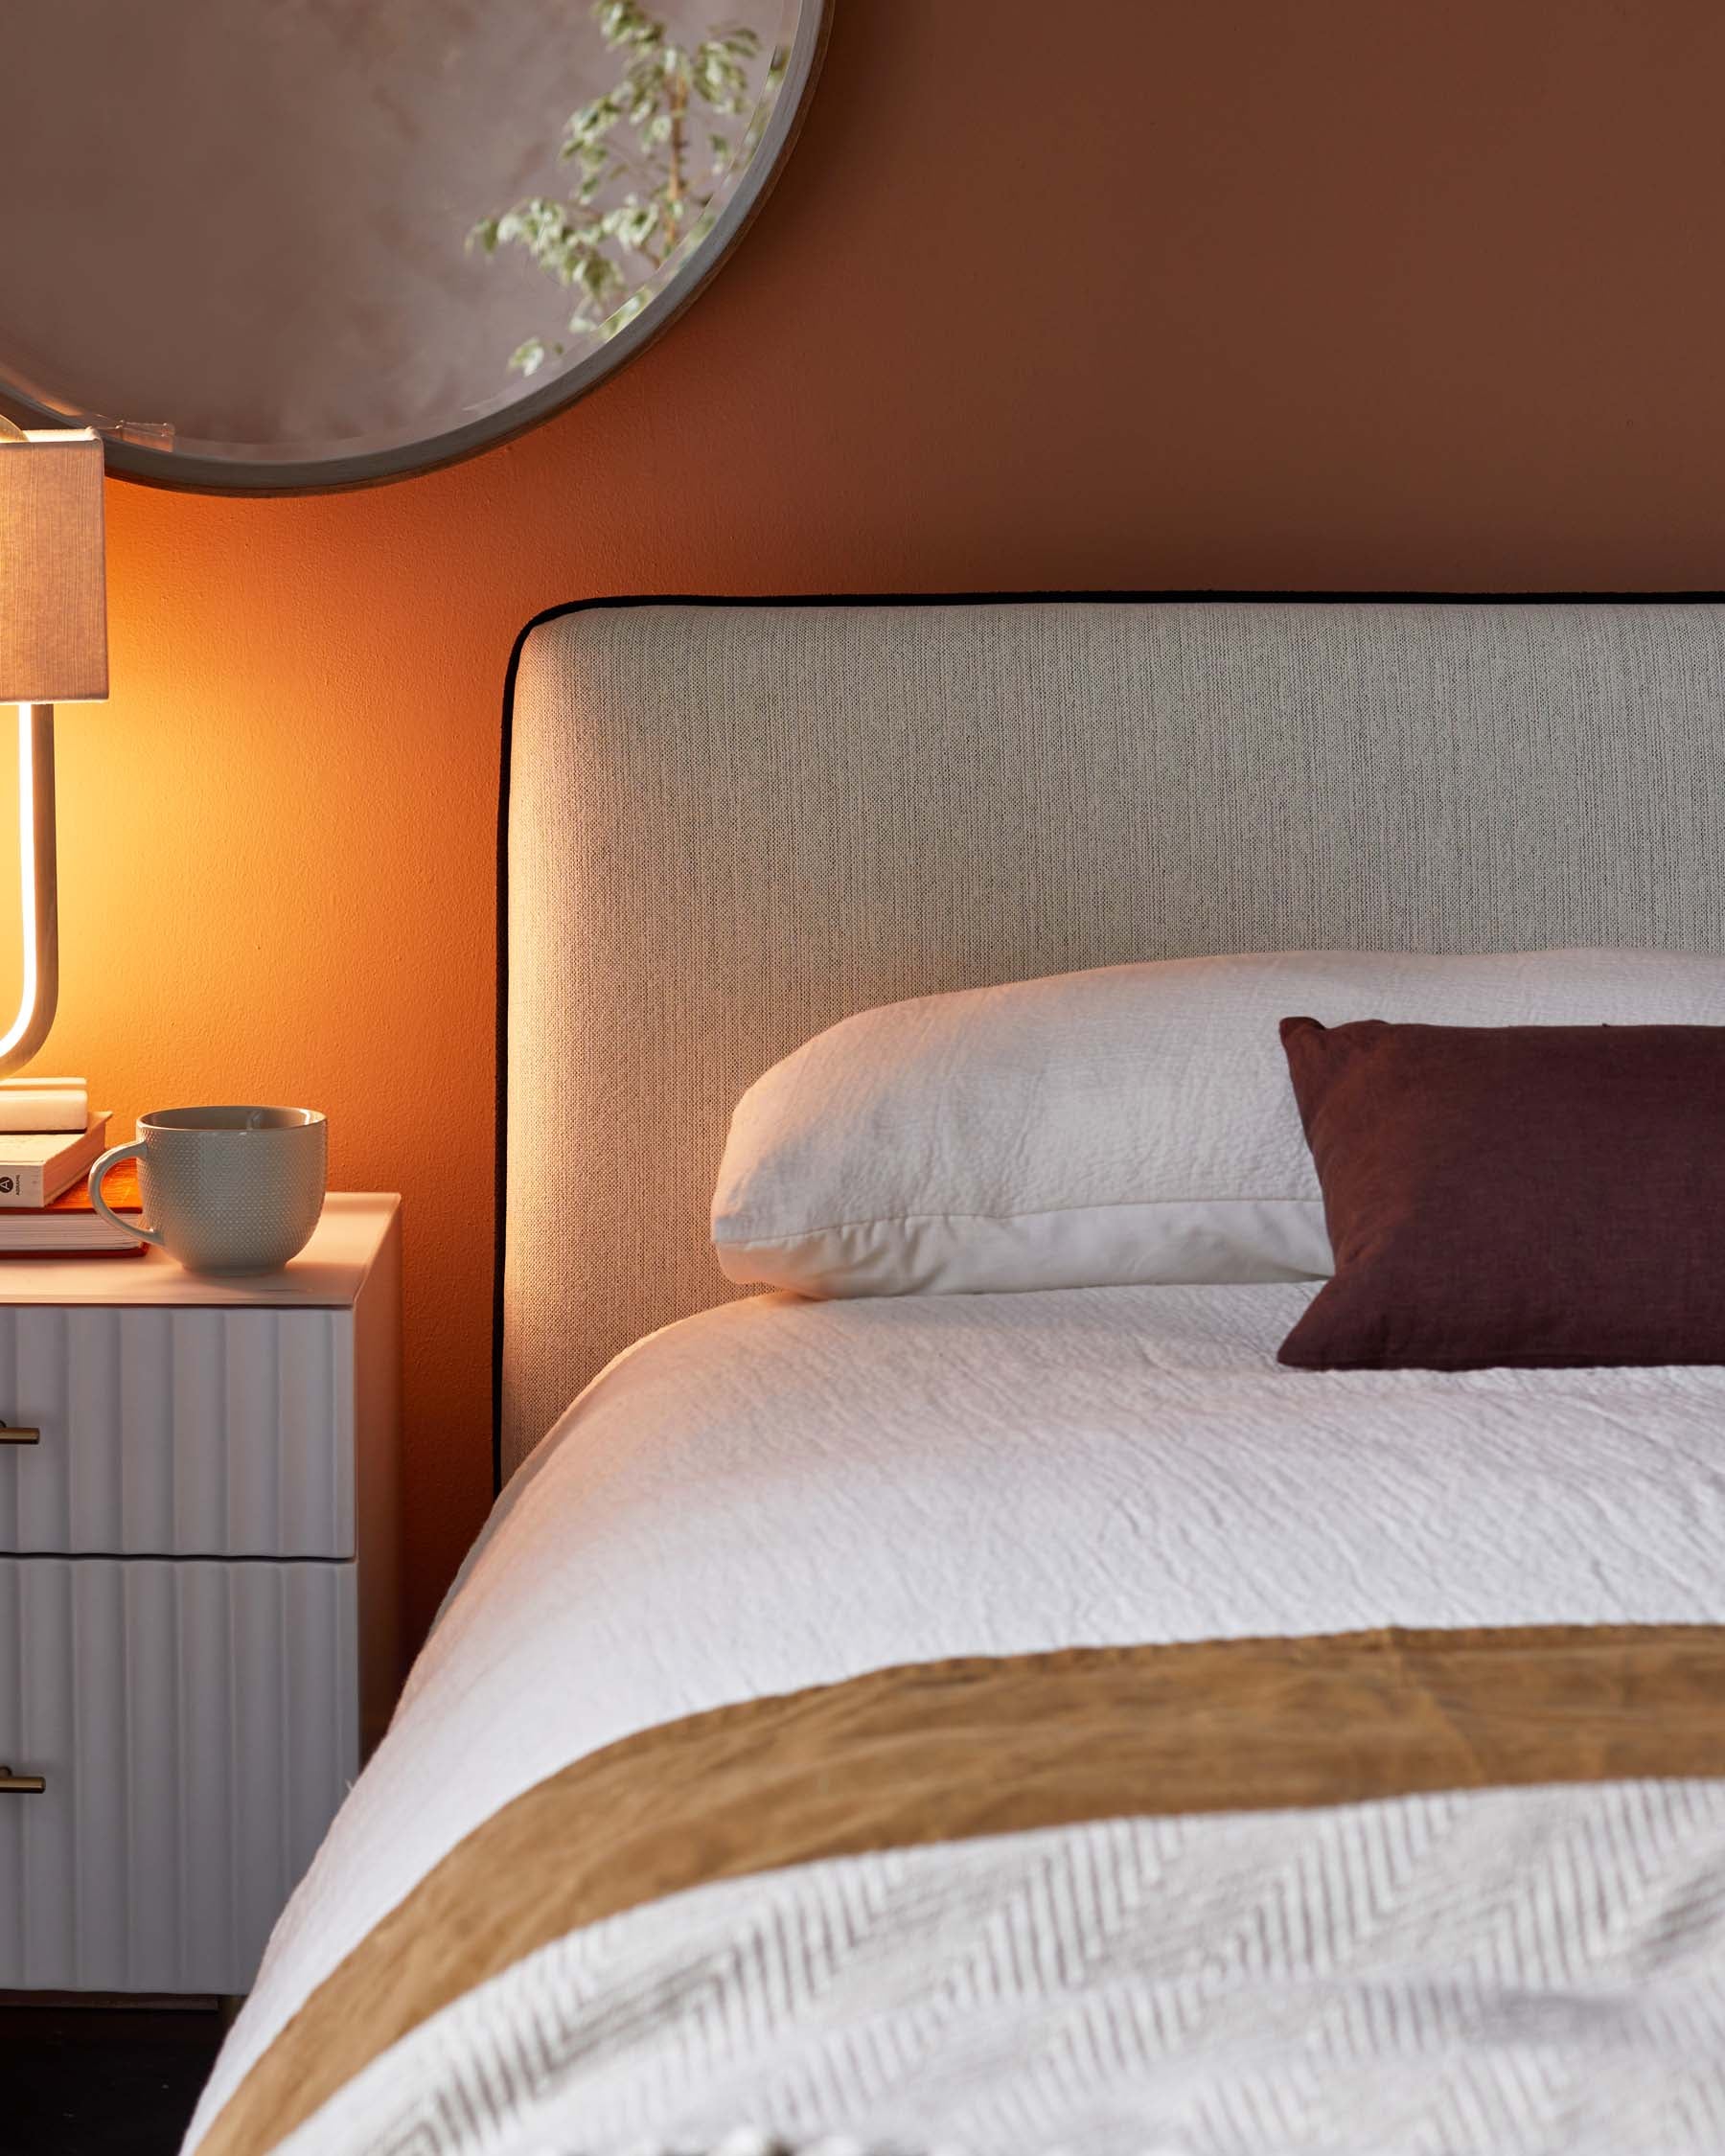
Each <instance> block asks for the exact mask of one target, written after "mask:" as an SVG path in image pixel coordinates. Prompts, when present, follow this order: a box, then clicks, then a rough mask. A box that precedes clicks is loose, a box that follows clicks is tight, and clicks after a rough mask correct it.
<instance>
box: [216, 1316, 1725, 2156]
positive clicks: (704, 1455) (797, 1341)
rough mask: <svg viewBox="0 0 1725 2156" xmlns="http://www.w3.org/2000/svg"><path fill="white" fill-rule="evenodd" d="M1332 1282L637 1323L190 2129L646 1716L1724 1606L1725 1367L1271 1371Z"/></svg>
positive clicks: (379, 1759)
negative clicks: (545, 1798) (1280, 1646)
mask: <svg viewBox="0 0 1725 2156" xmlns="http://www.w3.org/2000/svg"><path fill="white" fill-rule="evenodd" d="M1314 1292H1315V1290H1313V1289H1312V1288H1309V1287H1304V1286H1271V1287H1228V1288H1114V1289H1082V1290H1065V1291H1061V1292H1059V1293H1053V1294H1046V1295H1019V1296H955V1297H914V1298H906V1299H903V1300H882V1301H858V1302H843V1303H805V1302H799V1301H795V1300H793V1299H791V1298H788V1297H779V1296H769V1297H764V1298H761V1299H759V1300H757V1301H752V1302H747V1303H738V1304H731V1305H727V1306H726V1307H724V1308H723V1309H720V1310H717V1311H713V1312H710V1313H707V1314H705V1315H704V1316H702V1317H700V1318H696V1319H689V1320H687V1321H686V1322H684V1323H682V1324H679V1325H676V1326H673V1327H671V1328H669V1329H668V1330H667V1331H665V1332H663V1333H660V1334H657V1335H655V1337H653V1338H652V1339H650V1340H648V1341H646V1342H642V1343H641V1344H640V1345H639V1346H637V1347H636V1348H634V1349H632V1351H631V1352H630V1353H629V1354H627V1355H625V1356H623V1357H622V1358H620V1359H619V1360H618V1361H617V1362H616V1363H615V1364H613V1365H611V1367H610V1369H609V1370H608V1371H607V1372H606V1373H605V1375H604V1376H602V1377H601V1378H600V1379H599V1380H598V1381H597V1382H596V1383H595V1384H594V1385H593V1386H592V1387H591V1388H589V1389H588V1390H587V1392H586V1394H585V1395H584V1397H583V1399H582V1400H581V1401H580V1402H579V1403H578V1404H577V1405H576V1407H575V1408H574V1409H573V1410H572V1411H570V1413H569V1414H568V1415H567V1416H565V1417H564V1419H563V1422H562V1423H561V1424H560V1425H559V1427H558V1429H557V1430H556V1431H555V1432H554V1433H553V1434H552V1435H551V1436H550V1437H549V1438H547V1440H546V1442H545V1444H544V1445H543V1446H542V1447H541V1448H540V1452H539V1453H538V1454H537V1455H536V1456H535V1457H534V1459H533V1460H532V1461H531V1462H530V1463H529V1465H528V1467H527V1468H526V1469H524V1470H523V1472H522V1474H521V1476H519V1477H518V1478H517V1481H516V1482H515V1484H514V1485H512V1488H511V1490H510V1491H509V1492H508V1493H507V1494H506V1496H505V1498H504V1500H503V1501H502V1502H501V1504H500V1505H499V1507H498V1511H497V1514H496V1516H495V1518H494V1521H493V1523H492V1525H491V1526H490V1527H489V1528H488V1529H487V1532H486V1535H485V1536H484V1537H483V1538H482V1539H481V1542H480V1544H479V1546H478V1548H476V1550H475V1552H474V1555H473V1557H472V1559H471V1560H470V1563H469V1566H468V1568H467V1571H466V1573H465V1575H464V1580H463V1582H462V1583H461V1585H460V1587H459V1589H458V1591H457V1593H456V1594H454V1595H453V1596H452V1598H451V1601H450V1603H449V1606H448V1608H447V1610H446V1613H445V1615H444V1617H443V1618H442V1620H441V1622H440V1624H439V1626H438V1628H437V1630H436V1631H435V1633H434V1635H433V1637H432V1640H431V1641H430V1643H429V1645H428V1646H427V1647H426V1651H425V1653H424V1655H423V1656H422V1657H421V1659H420V1662H419V1663H418V1665H417V1666H416V1668H415V1670H414V1673H413V1676H412V1679H411V1681H410V1683H409V1686H408V1689H407V1693H406V1696H405V1698H404V1699H403V1705H402V1708H401V1709H400V1711H399V1712H398V1715H397V1717H396V1720H395V1723H394V1726H393V1727H392V1729H391V1731H390V1733H389V1735H388V1737H387V1738H386V1739H385V1741H384V1743H383V1745H382V1746H381V1747H380V1750H379V1752H378V1755H377V1756H376V1757H375V1759H374V1760H373V1762H372V1764H371V1765H370V1767H369V1768H368V1769H367V1770H366V1773H365V1774H364V1776H363V1777H362V1778H361V1779H360V1781H359V1783H358V1785H357V1788H356V1790H355V1791H354V1794H353V1796H352V1798H351V1799H350V1800H349V1802H348V1804H347V1805H346V1806H345V1808H344V1809H343V1811H342V1813H341V1816H340V1817H339V1819H338V1820H337V1821H336V1823H335V1825H334V1828H333V1829H332V1831H331V1834H330V1837H329V1840H328V1841H327V1843H326V1845H325V1846H324V1848H323V1850H322V1851H321V1853H320V1854H319V1856H318V1858H317V1860H316V1862H315V1864H314V1865H313V1867H312V1869H311V1873H310V1874H309V1876H308V1878H307V1879H306V1881H305V1883H304V1885H303V1886H302V1887H301V1889H300V1891H299V1892H298V1893H297V1894H296V1896H295V1897H294V1900H293V1902H292V1903H291V1905H290V1906H289V1908H288V1913H287V1914H286V1915H285V1916H284V1917H283V1919H282V1922H281V1924H280V1926H279V1927H278V1929H277V1933H276V1936H275V1938H274V1939H273V1940H272V1942H271V1946H270V1949H269V1952H268V1955H267V1956H266V1959H265V1966H264V1970H263V1972H262V1974H261V1976H260V1979H259V1983H258V1986H257V1989H256V1990H255V1992H254V1993H253V1995H252V1998H251V2000H250V2002H249V2004H248V2005H247V2007H246V2008H245V2010H244V2012H243V2013H242V2016H241V2019H240V2021H239V2022H238V2024H237V2025H236V2028H235V2030H234V2032H233V2035H232V2037H231V2038H230V2040H229V2043H228V2045H227V2047H226V2049H225V2051H224V2053H223V2054H222V2057H221V2059H220V2060H219V2063H218V2067H217V2070H216V2074H215V2076H214V2077H213V2079H212V2081H211V2084H210V2087H209V2089H208V2090H207V2092H206V2094H205V2098H204V2100H203V2103H202V2105H201V2106H200V2109H199V2114H198V2118H197V2120H196V2122H195V2123H194V2127H193V2132H192V2136H191V2140H190V2142H189V2144H188V2145H189V2146H196V2142H197V2140H198V2139H199V2137H200V2134H201V2131H202V2128H203V2126H204V2125H205V2124H206V2123H207V2122H208V2121H209V2120H210V2119H211V2118H212V2117H213V2116H214V2114H215V2111H216V2110H217V2109H218V2108H219V2106H220V2104H221V2103H222V2102H223V2101H224V2100H225V2099H226V2098H227V2096H228V2095H229V2094H231V2092H232V2091H233V2089H234V2087H235V2086H236V2085H237V2083H238V2082H239V2080H240V2078H241V2077H242V2075H243V2074H244V2072H245V2070H246V2068H247V2067H248V2066H249V2065H250V2063H251V2062H252V2060H253V2059H254V2058H255V2057H256V2056H257V2055H258V2053H260V2052H261V2051H262V2050H263V2049H264V2048H265V2046H266V2045H267V2044H268V2042H269V2041H270V2039H271V2038H272V2037H273V2036H274V2035H275V2034H276V2032H277V2031H278V2030H280V2029H281V2028H282V2027H283V2025H284V2024H285V2023H286V2021H287V2020H288V2017H289V2016H290V2015H291V2013H292V2012H293V2010H294V2009H295V2007H297V2006H298V2005H299V2004H300V2003H301V2001H302V2000H303V1999H304V1998H305V1997H306V1996H307V1995H308V1993H309V1992H310V1991H311V1989H312V1988H313V1987H314V1986H315V1985H316V1984H318V1983H319V1982H320V1980H321V1979H322V1978H323V1977H324V1976H325V1975H327V1974H328V1972H329V1971H330V1970H331V1969H332V1968H333V1967H334V1965H335V1964H336V1962H337V1961H340V1960H341V1958H342V1957H343V1956H344V1955H345V1954H346V1953H347V1952H348V1951H349V1950H350V1948H352V1947H353V1946H354V1945H355V1944H356V1943H357V1941H358V1940H359V1938H361V1937H362V1936H363V1935H364V1933H365V1932H366V1931H367V1930H368V1929H369V1928H370V1927H371V1926H372V1925H373V1924H374V1923H375V1922H376V1921H377V1920H378V1918H379V1917H380V1916H381V1915H383V1914H384V1913H385V1912H386V1911H387V1910H388V1909H390V1908H391V1907H392V1906H393V1905H394V1904H395V1903H396V1902H397V1901H399V1900H400V1899H401V1897H402V1896H403V1894H404V1893H405V1892H407V1891H408V1890H409V1889H410V1888H411V1887H412V1886H413V1885H414V1883H415V1882H416V1881H417V1880H418V1879H419V1878H420V1877H421V1876H422V1875H423V1874H424V1873H425V1871H426V1870H427V1869H429V1867H430V1866H431V1865H432V1864H434V1863H435V1862H436V1861H437V1860H438V1859H439V1858H440V1857H441V1856H443V1855H444V1854H445V1853H446V1852H447V1851H448V1850H449V1848H450V1847H451V1846H453V1845H454V1844H455V1843H456V1842H458V1841H459V1840H460V1839H461V1838H462V1837H463V1836H464V1835H465V1834H466V1833H468V1832H469V1831H470V1829H471V1828H472V1827H473V1826H475V1825H477V1824H478V1823H480V1822H481V1821H482V1820H484V1819H485V1818H487V1817H488V1816H489V1815H490V1814H491V1813H492V1812H493V1811H495V1809H496V1808H497V1807H498V1806H499V1805H500V1804H502V1803H504V1802H506V1801H507V1800H509V1799H510V1798H512V1797H514V1796H516V1795H517V1794H518V1793H519V1792H520V1791H521V1790H523V1789H525V1788H527V1787H529V1786H530V1785H531V1784H533V1783H534V1782H536V1781H538V1780H540V1778H542V1777H544V1776H545V1775H548V1774H551V1773H553V1772H555V1771H556V1770H557V1769H559V1768H561V1767H563V1766H564V1765H565V1764H567V1763H568V1762H569V1761H570V1760H571V1759H574V1758H576V1757H579V1756H580V1755H583V1754H584V1753H586V1752H588V1751H591V1750H593V1749H594V1748H596V1747H598V1746H600V1745H603V1744H607V1743H609V1742H610V1741H612V1740H613V1739H615V1738H617V1737H621V1736H623V1735H626V1734H628V1733H630V1732H632V1731H635V1730H638V1729H642V1728H646V1727H649V1726H651V1725H653V1724H655V1723H657V1722H662V1721H666V1720H668V1719H671V1718H673V1717H675V1716H678V1715H681V1714H686V1713H690V1712H694V1711H697V1710H700V1709H705V1708H709V1707H713V1706H716V1705H720V1704H722V1703H724V1702H726V1701H731V1700H736V1699H742V1698H747V1697H753V1696H758V1695H761V1694H767V1693H772V1692H780V1691H786V1690H792V1689H794V1688H796V1687H798V1686H806V1685H810V1684H816V1683H822V1682H830V1681H833V1680H836V1679H839V1678H843V1677H847V1676H851V1675H855V1674H858V1673H860V1672H862V1671H864V1670H867V1669H871V1668H876V1667H880V1666H883V1665H885V1664H889V1663H900V1662H913V1661H921V1660H926V1659H931V1658H934V1657H941V1656H948V1655H958V1654H993V1653H1010V1652H1021V1651H1033V1650H1036V1649H1040V1648H1046V1647H1055V1646H1065V1645H1074V1644H1087V1643H1089V1644H1102V1643H1110V1642H1116V1641H1119V1642H1129V1641H1135V1640H1184V1639H1205V1638H1215V1637H1224V1636H1232V1637H1245V1636H1251V1635H1254V1634H1266V1633H1268V1634H1288V1633H1308V1632H1322V1631H1341V1630H1349V1629H1354V1628H1358V1627H1361V1626H1368V1625H1372V1624H1377V1623H1381V1622H1386V1621H1393V1622H1398V1623H1402V1624H1409V1625H1444V1624H1459V1623H1476V1624H1513V1623H1526V1622H1540V1621H1556V1622H1565V1621H1567V1622H1605V1621H1611V1620H1623V1621H1644V1622H1656V1621H1682V1620H1690V1621H1695V1620H1708V1621H1718V1620H1721V1619H1725V1372H1721V1371H1717V1370H1661V1371H1645V1370H1644V1371H1622V1372H1605V1371H1568V1372H1553V1373H1533V1372H1515V1371H1489V1372H1480V1373H1477V1374H1469V1375H1463V1376H1459V1377H1458V1376H1446V1377H1436V1376H1427V1375H1424V1374H1421V1373H1382V1374H1379V1373H1369V1374H1368V1373H1361V1374H1358V1375H1345V1376H1338V1375H1330V1376H1322V1377H1319V1376H1313V1375H1310V1374H1305V1373H1296V1372H1291V1371H1285V1370H1282V1369H1280V1368H1278V1367H1277V1366H1276V1363H1275V1359H1274V1358H1275V1348H1276V1342H1278V1340H1279V1339H1280V1338H1281V1336H1282V1335H1283V1333H1285V1332H1286V1330H1287V1329H1288V1328H1289V1326H1290V1325H1291V1324H1292V1323H1293V1321H1294V1319H1296V1318H1297V1317H1298V1315H1299V1312H1300V1310H1301V1309H1302V1308H1303V1307H1304V1304H1305V1301H1306V1300H1307V1298H1308V1297H1309V1296H1310V1295H1311V1294H1312V1293H1314ZM310 2145H312V2146H315V2145H317V2144H316V2142H315V2140H313V2141H312V2142H311V2144H310Z"/></svg>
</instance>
